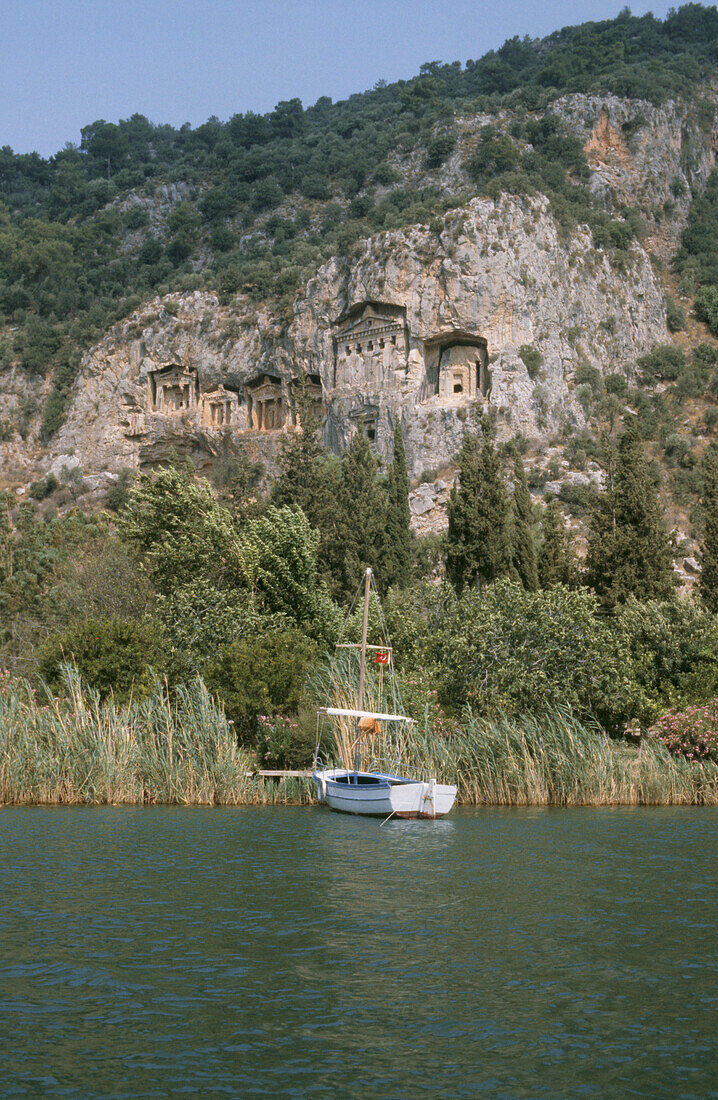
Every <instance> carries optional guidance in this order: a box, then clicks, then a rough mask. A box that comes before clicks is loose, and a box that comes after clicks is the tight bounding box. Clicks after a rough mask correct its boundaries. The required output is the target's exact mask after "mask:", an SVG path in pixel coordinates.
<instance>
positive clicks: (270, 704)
mask: <svg viewBox="0 0 718 1100" xmlns="http://www.w3.org/2000/svg"><path fill="white" fill-rule="evenodd" d="M318 655H319V651H318V648H317V644H316V642H315V641H313V640H312V639H311V638H308V637H307V636H306V634H303V633H302V632H301V631H299V630H297V629H296V628H295V627H285V628H284V629H281V630H273V631H271V632H269V633H267V634H265V635H263V636H260V637H256V636H246V637H242V638H238V639H237V640H236V641H234V642H232V643H231V644H230V645H226V646H223V647H222V648H221V649H220V650H219V651H218V652H217V653H216V655H215V657H214V659H213V660H212V661H211V662H210V664H209V665H208V666H207V668H206V670H205V673H204V679H205V682H206V684H207V687H208V688H209V689H210V691H212V692H213V693H215V694H216V695H217V696H218V697H219V699H221V701H222V702H223V703H224V706H225V709H226V711H227V714H228V715H229V717H230V719H231V720H232V721H233V722H234V723H235V725H236V727H237V732H238V734H239V736H240V738H241V739H242V740H243V741H245V742H248V743H250V744H255V743H256V741H257V737H258V734H259V732H260V722H261V719H262V716H264V718H265V719H266V718H267V717H268V716H270V715H273V714H276V713H278V712H281V713H284V714H287V713H296V711H297V709H298V707H299V702H300V698H301V694H302V691H303V688H304V686H305V683H306V680H307V676H308V673H309V670H310V668H311V667H312V665H313V664H314V663H315V662H316V661H317V658H318Z"/></svg>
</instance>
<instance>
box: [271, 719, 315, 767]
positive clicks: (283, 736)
mask: <svg viewBox="0 0 718 1100" xmlns="http://www.w3.org/2000/svg"><path fill="white" fill-rule="evenodd" d="M315 747H316V715H315V714H314V713H313V712H312V713H311V714H309V713H308V712H307V713H306V714H301V715H292V716H291V717H286V716H285V715H282V714H278V715H275V717H273V718H270V717H269V715H267V714H264V715H260V717H259V727H258V735H257V756H258V757H259V759H260V761H261V762H262V763H263V764H264V765H265V767H269V768H304V767H307V765H309V764H311V762H312V760H313V757H314V749H315Z"/></svg>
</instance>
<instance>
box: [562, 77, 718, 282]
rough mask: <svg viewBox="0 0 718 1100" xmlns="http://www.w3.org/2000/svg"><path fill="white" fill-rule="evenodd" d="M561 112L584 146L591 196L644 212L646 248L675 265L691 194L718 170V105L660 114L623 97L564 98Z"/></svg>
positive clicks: (671, 105) (713, 101) (711, 97)
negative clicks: (717, 161) (717, 165)
mask: <svg viewBox="0 0 718 1100" xmlns="http://www.w3.org/2000/svg"><path fill="white" fill-rule="evenodd" d="M553 110H554V111H555V112H556V114H558V115H559V116H560V117H561V118H562V119H563V121H564V122H565V123H566V125H567V126H568V128H569V130H571V131H572V132H573V133H575V134H576V135H577V136H578V137H579V138H580V139H581V140H582V141H583V143H584V151H585V153H586V159H587V161H588V165H589V167H590V168H591V172H592V175H591V189H592V190H593V191H594V193H595V194H598V195H600V196H601V197H602V198H604V199H605V201H606V202H607V204H608V205H609V206H616V205H617V206H621V205H625V206H631V207H635V208H637V209H638V210H640V212H641V214H642V215H643V217H644V219H645V220H646V224H647V227H648V236H647V239H646V248H647V250H648V251H650V252H653V253H655V254H656V255H658V256H660V257H661V259H662V260H663V261H664V262H667V261H668V260H669V259H670V257H671V256H672V254H673V252H674V251H675V249H676V247H677V246H678V243H679V240H680V234H681V231H682V230H683V228H684V226H685V223H686V218H687V215H688V209H689V206H690V202H691V194H692V192H693V191H694V190H696V191H699V192H700V191H701V190H702V189H703V188H704V187H705V184H706V181H707V179H708V176H709V174H710V172H711V171H712V169H713V167H714V165H715V149H716V144H717V143H718V98H717V97H716V93H715V90H714V89H711V88H707V89H705V95H704V97H703V98H702V99H700V100H698V101H697V102H695V103H692V104H686V103H677V102H674V101H673V100H668V101H667V102H666V103H664V104H662V105H661V106H660V107H656V106H654V104H652V103H648V102H646V101H645V100H637V99H619V98H618V97H617V96H610V95H606V96H596V95H591V96H587V95H572V96H564V97H562V98H561V99H559V100H557V101H556V102H555V103H554V105H553Z"/></svg>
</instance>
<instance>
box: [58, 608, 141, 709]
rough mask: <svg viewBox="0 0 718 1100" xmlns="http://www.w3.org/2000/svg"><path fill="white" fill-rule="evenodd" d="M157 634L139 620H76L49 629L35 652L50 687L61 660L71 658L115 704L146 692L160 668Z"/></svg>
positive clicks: (67, 660)
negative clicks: (58, 628) (51, 631)
mask: <svg viewBox="0 0 718 1100" xmlns="http://www.w3.org/2000/svg"><path fill="white" fill-rule="evenodd" d="M162 659H163V642H162V635H161V632H160V630H159V628H158V626H157V624H156V623H152V622H148V621H143V620H139V619H134V620H129V621H126V620H123V619H116V618H111V619H79V620H77V621H76V622H75V623H73V624H71V625H70V626H69V627H68V628H67V629H66V630H64V631H62V632H61V633H59V634H54V635H52V636H51V637H50V638H48V640H47V641H46V642H45V643H44V645H43V647H42V649H41V653H40V672H41V674H42V675H43V676H44V677H45V679H46V680H47V681H48V682H49V683H50V684H51V685H52V686H54V687H57V686H60V685H61V683H62V671H61V669H62V665H63V664H65V663H70V662H74V664H75V665H76V666H77V669H78V672H79V673H80V676H81V677H82V679H83V680H84V682H85V683H86V684H88V685H89V686H90V687H91V688H94V689H95V690H96V691H99V693H100V696H101V697H102V698H105V697H107V696H108V695H110V694H112V695H114V697H115V699H116V701H117V702H118V703H124V702H127V700H128V699H129V698H130V697H132V698H134V699H141V698H143V696H146V695H149V694H150V692H151V691H152V689H153V687H154V683H155V671H154V670H157V672H159V671H161V669H162Z"/></svg>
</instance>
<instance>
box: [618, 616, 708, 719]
mask: <svg viewBox="0 0 718 1100" xmlns="http://www.w3.org/2000/svg"><path fill="white" fill-rule="evenodd" d="M615 629H616V630H617V631H618V632H619V633H620V634H621V635H622V636H623V638H624V640H625V643H626V645H627V646H628V649H629V650H630V653H631V657H632V660H633V665H634V669H635V675H636V678H637V680H638V682H639V684H640V685H641V688H642V689H643V691H644V692H645V693H646V695H647V696H648V697H649V698H650V700H651V703H652V706H653V708H654V713H659V712H660V710H661V709H663V708H665V707H666V706H676V705H678V706H680V705H683V704H687V703H703V702H705V701H707V700H708V699H711V698H713V697H714V696H715V695H716V694H718V620H717V619H716V617H715V616H714V615H712V614H711V613H710V612H709V611H706V610H705V609H704V608H702V607H701V606H700V605H699V604H695V603H692V602H690V601H688V600H682V599H674V600H667V601H657V600H648V601H646V602H644V603H641V602H639V601H638V600H635V599H630V600H629V601H628V602H627V603H626V604H625V605H624V606H623V607H622V608H620V609H619V610H618V611H617V613H616V618H615Z"/></svg>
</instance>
